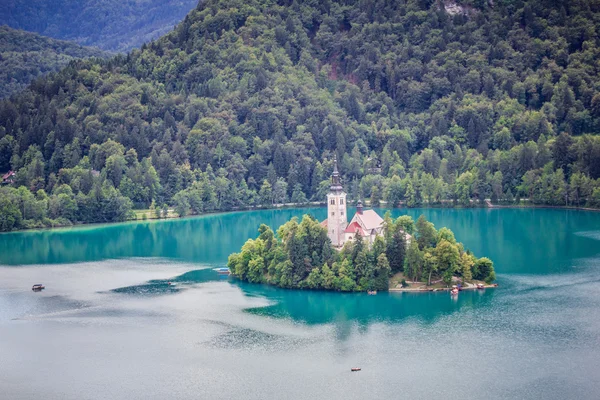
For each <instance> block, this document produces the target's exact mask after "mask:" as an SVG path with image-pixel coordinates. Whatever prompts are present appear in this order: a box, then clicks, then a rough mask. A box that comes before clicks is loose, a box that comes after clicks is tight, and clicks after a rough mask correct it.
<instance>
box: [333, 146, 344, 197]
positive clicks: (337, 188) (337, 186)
mask: <svg viewBox="0 0 600 400" xmlns="http://www.w3.org/2000/svg"><path fill="white" fill-rule="evenodd" d="M330 190H331V191H332V192H341V191H342V190H343V188H342V182H341V181H340V173H339V171H338V165H337V155H335V154H334V155H333V174H332V175H331V187H330Z"/></svg>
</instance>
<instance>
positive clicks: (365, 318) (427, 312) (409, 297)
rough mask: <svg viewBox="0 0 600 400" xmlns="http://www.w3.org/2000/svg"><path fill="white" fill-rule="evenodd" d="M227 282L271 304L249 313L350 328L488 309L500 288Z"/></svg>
mask: <svg viewBox="0 0 600 400" xmlns="http://www.w3.org/2000/svg"><path fill="white" fill-rule="evenodd" d="M219 280H223V277H222V276H220V275H218V274H217V272H216V271H214V270H213V269H210V268H206V269H201V270H195V271H190V272H187V273H184V274H182V275H180V276H178V277H175V278H169V279H162V280H151V281H148V282H146V283H143V284H140V285H133V286H127V287H122V288H117V289H114V290H113V292H115V293H122V294H125V295H141V296H148V295H169V294H176V293H178V292H179V291H181V290H185V289H186V288H188V287H190V286H197V285H198V284H202V283H208V282H216V281H219ZM227 280H228V282H230V283H231V284H232V285H235V286H236V287H238V288H239V289H240V290H241V291H242V292H243V293H244V295H245V296H247V297H262V298H265V299H268V300H269V302H270V305H267V306H260V307H252V308H247V309H246V312H248V313H251V314H254V315H259V316H264V317H272V318H279V319H291V320H293V321H295V322H300V323H304V324H309V325H314V324H329V323H333V324H335V325H336V326H338V328H342V327H344V326H345V325H348V326H349V327H348V329H350V327H352V326H354V325H355V324H358V326H359V329H360V328H361V327H367V326H368V325H369V324H372V323H380V322H383V323H391V322H400V321H403V320H405V319H408V318H418V319H419V320H420V321H421V322H423V323H428V324H429V323H433V322H435V321H436V319H438V318H439V317H440V316H444V315H449V314H452V313H455V312H457V311H460V310H461V309H464V308H469V307H470V308H474V307H485V306H486V305H488V304H489V303H490V302H491V301H492V299H493V296H494V291H495V290H496V289H488V290H485V291H463V292H461V294H460V295H459V296H458V297H457V298H452V297H451V296H450V295H449V294H448V293H447V292H428V293H385V292H383V293H379V294H377V295H376V296H369V295H367V294H366V293H339V292H326V291H312V290H287V289H280V288H276V287H272V286H268V285H259V284H249V283H245V282H241V281H239V280H237V279H235V278H227Z"/></svg>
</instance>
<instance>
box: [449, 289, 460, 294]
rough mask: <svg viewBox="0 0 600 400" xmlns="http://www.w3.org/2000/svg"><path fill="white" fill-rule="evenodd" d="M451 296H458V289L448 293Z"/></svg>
mask: <svg viewBox="0 0 600 400" xmlns="http://www.w3.org/2000/svg"><path fill="white" fill-rule="evenodd" d="M450 295H451V296H458V289H456V288H454V289H452V290H451V291H450Z"/></svg>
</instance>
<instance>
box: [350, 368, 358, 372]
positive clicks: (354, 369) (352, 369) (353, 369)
mask: <svg viewBox="0 0 600 400" xmlns="http://www.w3.org/2000/svg"><path fill="white" fill-rule="evenodd" d="M350 371H352V372H357V371H360V368H356V367H354V368H350Z"/></svg>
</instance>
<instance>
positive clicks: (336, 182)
mask: <svg viewBox="0 0 600 400" xmlns="http://www.w3.org/2000/svg"><path fill="white" fill-rule="evenodd" d="M347 218H348V216H347V214H346V193H345V192H344V189H343V188H342V184H341V181H340V173H339V172H338V166H337V159H334V161H333V175H332V176H331V187H330V190H329V194H328V195H327V219H326V220H325V221H323V222H321V226H323V227H324V228H326V229H327V236H329V239H330V240H331V243H332V244H333V246H334V247H337V248H340V247H342V246H344V243H346V242H347V241H351V240H354V239H356V236H357V235H360V236H361V237H363V238H364V239H366V240H367V242H368V243H373V242H374V241H375V238H376V237H377V235H383V218H381V217H380V216H379V214H377V213H376V212H375V211H374V210H366V211H363V207H362V202H360V201H359V202H358V204H357V206H356V214H354V216H353V217H352V219H351V220H350V223H349V224H348V219H347Z"/></svg>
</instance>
